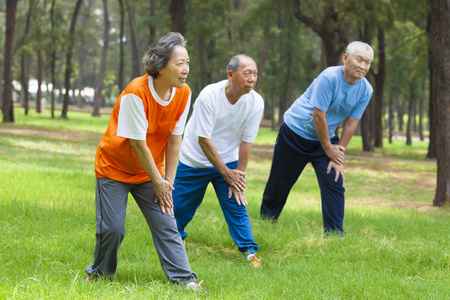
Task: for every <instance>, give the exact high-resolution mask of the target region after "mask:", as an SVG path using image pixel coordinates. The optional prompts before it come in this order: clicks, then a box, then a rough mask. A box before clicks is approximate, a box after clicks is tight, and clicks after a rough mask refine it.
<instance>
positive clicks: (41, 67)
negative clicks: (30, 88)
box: [36, 50, 44, 113]
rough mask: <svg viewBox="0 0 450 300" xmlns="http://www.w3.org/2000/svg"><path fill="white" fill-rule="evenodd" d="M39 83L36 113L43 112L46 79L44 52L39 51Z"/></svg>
mask: <svg viewBox="0 0 450 300" xmlns="http://www.w3.org/2000/svg"><path fill="white" fill-rule="evenodd" d="M37 65H38V69H37V82H38V90H37V94H36V112H37V113H41V112H42V88H41V86H42V81H43V78H44V60H43V59H42V50H38V52H37Z"/></svg>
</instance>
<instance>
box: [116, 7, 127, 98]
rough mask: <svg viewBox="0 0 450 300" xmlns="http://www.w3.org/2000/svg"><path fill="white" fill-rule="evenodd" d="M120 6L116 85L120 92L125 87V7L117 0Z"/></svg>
mask: <svg viewBox="0 0 450 300" xmlns="http://www.w3.org/2000/svg"><path fill="white" fill-rule="evenodd" d="M119 7H120V43H119V44H120V53H119V78H118V86H119V91H120V92H122V91H123V89H124V88H125V86H124V83H123V71H124V70H123V68H124V66H125V58H124V56H125V53H124V43H123V39H124V35H125V33H124V31H125V8H124V7H123V0H119Z"/></svg>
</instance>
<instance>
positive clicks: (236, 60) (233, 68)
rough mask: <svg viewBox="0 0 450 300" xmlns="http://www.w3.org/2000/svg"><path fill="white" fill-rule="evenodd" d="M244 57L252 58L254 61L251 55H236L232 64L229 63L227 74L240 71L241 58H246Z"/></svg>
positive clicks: (232, 59) (231, 61) (231, 60)
mask: <svg viewBox="0 0 450 300" xmlns="http://www.w3.org/2000/svg"><path fill="white" fill-rule="evenodd" d="M244 56H245V57H248V58H251V59H252V60H253V61H254V59H253V58H252V57H251V56H250V55H247V54H245V53H239V54H236V55H235V56H233V57H232V58H231V59H230V62H229V63H228V66H227V72H228V71H230V70H231V71H233V72H236V71H237V70H238V69H239V62H240V58H241V57H244Z"/></svg>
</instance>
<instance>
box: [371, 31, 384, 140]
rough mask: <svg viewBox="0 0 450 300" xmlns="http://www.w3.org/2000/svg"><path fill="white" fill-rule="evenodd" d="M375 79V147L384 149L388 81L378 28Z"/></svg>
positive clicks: (381, 37)
mask: <svg viewBox="0 0 450 300" xmlns="http://www.w3.org/2000/svg"><path fill="white" fill-rule="evenodd" d="M374 79H375V95H374V99H373V100H374V116H373V118H374V146H375V147H376V148H383V90H384V82H385V80H386V53H385V46H384V30H383V29H382V28H378V72H376V73H375V74H374Z"/></svg>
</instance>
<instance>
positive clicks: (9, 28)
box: [2, 0, 17, 123]
mask: <svg viewBox="0 0 450 300" xmlns="http://www.w3.org/2000/svg"><path fill="white" fill-rule="evenodd" d="M16 8H17V0H9V1H6V30H5V55H4V59H3V61H4V65H3V68H4V69H3V80H4V83H3V103H2V111H3V122H4V123H7V122H9V123H14V103H13V97H12V65H13V46H14V27H15V23H16Z"/></svg>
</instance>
